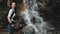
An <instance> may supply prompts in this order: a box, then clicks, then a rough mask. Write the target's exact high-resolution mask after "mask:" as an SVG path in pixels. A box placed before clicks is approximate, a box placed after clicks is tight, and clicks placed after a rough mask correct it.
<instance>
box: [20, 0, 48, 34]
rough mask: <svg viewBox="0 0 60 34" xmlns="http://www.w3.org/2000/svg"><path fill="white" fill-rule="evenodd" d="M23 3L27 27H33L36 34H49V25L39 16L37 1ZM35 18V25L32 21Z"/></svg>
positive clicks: (23, 14) (26, 0)
mask: <svg viewBox="0 0 60 34" xmlns="http://www.w3.org/2000/svg"><path fill="white" fill-rule="evenodd" d="M23 2H24V6H25V11H24V12H23V13H21V14H22V17H23V18H24V20H25V23H26V24H27V26H31V27H32V28H33V29H34V31H35V34H47V28H48V25H47V24H46V22H44V21H43V18H42V17H41V16H39V13H38V6H37V2H36V0H24V1H23ZM28 3H29V5H28ZM33 17H34V18H35V19H34V22H35V23H33V20H31V19H32V18H33Z"/></svg>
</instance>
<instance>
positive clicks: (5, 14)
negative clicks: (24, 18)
mask: <svg viewBox="0 0 60 34" xmlns="http://www.w3.org/2000/svg"><path fill="white" fill-rule="evenodd" d="M9 10H10V9H9ZM9 10H7V11H5V13H4V14H3V15H2V20H3V25H5V26H7V25H8V24H9V22H8V19H7V16H8V13H9ZM13 14H14V12H13V13H12V15H11V17H12V16H13Z"/></svg>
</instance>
